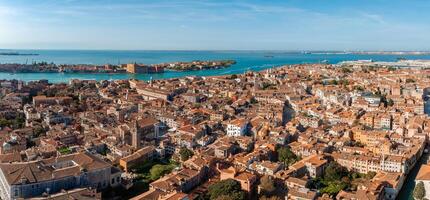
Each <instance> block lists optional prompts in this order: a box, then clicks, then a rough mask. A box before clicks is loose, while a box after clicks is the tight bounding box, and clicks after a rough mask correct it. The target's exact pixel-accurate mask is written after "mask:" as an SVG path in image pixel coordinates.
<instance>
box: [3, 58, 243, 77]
mask: <svg viewBox="0 0 430 200" xmlns="http://www.w3.org/2000/svg"><path fill="white" fill-rule="evenodd" d="M234 64H236V61H234V60H211V61H200V60H196V61H191V62H173V63H161V64H153V65H145V64H138V63H128V64H119V65H111V64H105V65H91V64H60V65H57V64H54V63H48V62H34V63H32V64H16V63H6V64H0V72H8V73H131V74H149V73H163V72H164V70H165V69H166V70H172V71H195V70H206V69H219V68H225V67H230V66H231V65H234Z"/></svg>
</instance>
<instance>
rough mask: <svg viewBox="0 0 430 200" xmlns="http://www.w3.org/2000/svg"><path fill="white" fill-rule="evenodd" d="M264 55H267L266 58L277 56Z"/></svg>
mask: <svg viewBox="0 0 430 200" xmlns="http://www.w3.org/2000/svg"><path fill="white" fill-rule="evenodd" d="M264 57H265V58H273V57H275V56H272V55H265V56H264Z"/></svg>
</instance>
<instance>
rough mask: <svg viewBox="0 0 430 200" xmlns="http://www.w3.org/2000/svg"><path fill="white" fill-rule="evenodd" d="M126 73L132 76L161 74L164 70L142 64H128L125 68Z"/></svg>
mask: <svg viewBox="0 0 430 200" xmlns="http://www.w3.org/2000/svg"><path fill="white" fill-rule="evenodd" d="M125 68H126V70H127V72H128V73H132V74H147V73H161V72H164V68H163V67H160V66H148V65H143V64H136V63H130V64H127V65H126V66H125Z"/></svg>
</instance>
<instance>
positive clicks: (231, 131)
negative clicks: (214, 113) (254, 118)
mask: <svg viewBox="0 0 430 200" xmlns="http://www.w3.org/2000/svg"><path fill="white" fill-rule="evenodd" d="M248 127H249V121H248V120H247V119H244V118H240V119H235V120H233V121H231V122H229V123H228V124H227V130H226V132H227V135H228V136H233V137H237V136H244V135H245V134H246V133H247V132H248Z"/></svg>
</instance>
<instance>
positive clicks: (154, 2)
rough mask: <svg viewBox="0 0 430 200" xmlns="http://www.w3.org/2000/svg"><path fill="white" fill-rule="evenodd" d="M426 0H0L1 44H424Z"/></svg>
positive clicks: (429, 46) (427, 40) (429, 42)
mask: <svg viewBox="0 0 430 200" xmlns="http://www.w3.org/2000/svg"><path fill="white" fill-rule="evenodd" d="M428 10H430V1H428V0H229V1H227V0H213V1H212V0H121V1H119V0H0V49H118V50H136V49H139V50H421V51H427V50H430V12H428Z"/></svg>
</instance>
